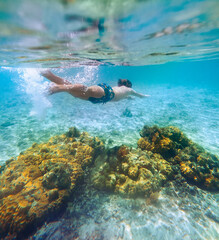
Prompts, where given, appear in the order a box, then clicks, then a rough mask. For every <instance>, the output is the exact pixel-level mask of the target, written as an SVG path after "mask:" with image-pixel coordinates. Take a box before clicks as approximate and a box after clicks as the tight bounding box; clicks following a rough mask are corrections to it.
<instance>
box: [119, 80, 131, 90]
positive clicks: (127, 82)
mask: <svg viewBox="0 0 219 240" xmlns="http://www.w3.org/2000/svg"><path fill="white" fill-rule="evenodd" d="M118 86H119V87H121V86H126V87H128V88H131V87H132V83H131V82H130V81H129V80H128V79H119V80H118Z"/></svg>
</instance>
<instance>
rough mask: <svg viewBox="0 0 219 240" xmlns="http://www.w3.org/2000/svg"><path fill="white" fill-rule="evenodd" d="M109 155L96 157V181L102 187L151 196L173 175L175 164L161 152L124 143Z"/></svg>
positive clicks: (132, 194) (127, 193)
mask: <svg viewBox="0 0 219 240" xmlns="http://www.w3.org/2000/svg"><path fill="white" fill-rule="evenodd" d="M107 155H108V159H105V161H104V162H103V161H102V160H101V159H100V161H98V159H97V160H96V167H95V168H94V170H93V174H92V182H93V184H94V186H95V187H96V188H98V189H105V190H109V191H113V192H116V193H120V194H122V195H127V196H132V197H137V196H146V197H148V196H150V195H151V194H153V193H155V192H158V191H159V190H160V188H161V187H162V186H163V184H164V183H165V182H166V181H168V180H169V179H171V178H172V177H173V170H172V168H171V164H170V163H169V162H167V161H166V160H164V159H163V158H162V157H161V155H160V154H153V153H152V152H149V151H142V150H140V149H135V150H130V149H129V148H127V147H126V146H122V147H120V148H119V150H118V151H117V149H115V153H114V154H112V153H108V154H107ZM97 170H98V171H97Z"/></svg>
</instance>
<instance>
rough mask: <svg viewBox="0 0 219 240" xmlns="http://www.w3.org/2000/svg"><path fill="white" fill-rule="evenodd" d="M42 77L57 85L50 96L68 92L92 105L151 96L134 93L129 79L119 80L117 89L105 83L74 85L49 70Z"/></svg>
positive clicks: (52, 87)
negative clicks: (88, 85)
mask: <svg viewBox="0 0 219 240" xmlns="http://www.w3.org/2000/svg"><path fill="white" fill-rule="evenodd" d="M41 75H42V76H43V77H45V78H47V79H48V80H50V81H51V82H53V83H55V85H53V86H51V87H50V89H49V93H50V94H54V93H59V92H67V93H69V94H71V95H72V96H73V97H75V98H80V99H82V100H88V101H90V102H92V103H107V102H109V101H110V102H116V101H119V100H122V99H130V98H131V96H136V97H140V98H144V97H149V96H150V95H144V94H141V93H137V92H136V91H134V90H133V89H132V83H131V82H130V81H129V80H128V79H119V80H118V86H115V87H110V86H109V85H107V84H105V83H101V84H98V85H95V86H90V87H87V86H85V85H83V84H72V83H71V82H69V81H67V80H65V79H63V78H61V77H58V76H56V75H55V74H53V73H52V72H50V71H48V70H46V71H43V72H41Z"/></svg>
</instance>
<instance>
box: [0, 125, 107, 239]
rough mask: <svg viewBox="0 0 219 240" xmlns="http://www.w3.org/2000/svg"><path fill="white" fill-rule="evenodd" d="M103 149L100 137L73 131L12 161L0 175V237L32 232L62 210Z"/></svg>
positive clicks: (33, 147) (27, 151)
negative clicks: (85, 170)
mask: <svg viewBox="0 0 219 240" xmlns="http://www.w3.org/2000/svg"><path fill="white" fill-rule="evenodd" d="M102 148H103V145H102V143H101V142H100V141H99V140H98V139H97V138H93V137H90V136H89V135H88V134H87V133H82V134H80V132H79V131H78V130H77V129H75V128H71V129H70V130H69V131H68V132H67V133H66V134H63V135H61V136H56V137H53V138H51V139H50V140H49V142H48V143H42V144H36V143H35V144H33V146H32V147H31V148H29V149H28V150H26V151H25V152H23V153H21V154H20V155H19V156H18V157H17V159H11V160H9V161H8V162H7V163H6V167H5V168H4V169H3V168H2V169H3V170H2V172H1V175H0V236H4V234H6V233H22V231H23V230H27V228H30V229H33V226H34V225H37V224H38V222H40V221H42V220H43V219H44V218H45V217H46V216H48V213H53V212H54V211H58V210H59V209H61V208H62V206H63V204H64V203H65V202H66V200H67V199H68V198H69V196H70V195H71V194H72V193H73V191H74V189H75V185H76V183H77V182H79V181H80V180H81V178H82V176H83V174H84V169H85V168H86V167H87V166H88V165H90V164H91V163H92V162H93V160H94V157H95V155H96V153H97V152H99V150H101V149H102Z"/></svg>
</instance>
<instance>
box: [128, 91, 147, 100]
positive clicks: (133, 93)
mask: <svg viewBox="0 0 219 240" xmlns="http://www.w3.org/2000/svg"><path fill="white" fill-rule="evenodd" d="M130 95H133V96H136V97H140V98H146V97H150V95H144V94H141V93H137V92H136V91H135V90H133V89H132V91H131V94H130Z"/></svg>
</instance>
